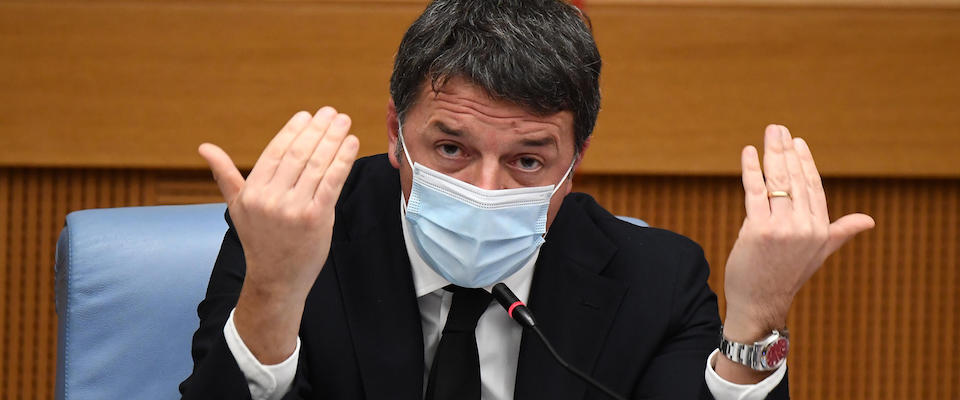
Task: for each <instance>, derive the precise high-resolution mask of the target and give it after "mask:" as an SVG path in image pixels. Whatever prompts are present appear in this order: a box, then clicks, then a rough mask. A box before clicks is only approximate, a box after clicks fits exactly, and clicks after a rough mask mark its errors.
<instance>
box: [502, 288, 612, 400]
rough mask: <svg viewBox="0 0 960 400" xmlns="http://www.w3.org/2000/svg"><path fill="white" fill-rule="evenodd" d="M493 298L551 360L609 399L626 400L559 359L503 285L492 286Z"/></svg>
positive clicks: (524, 305) (531, 315) (534, 322)
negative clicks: (537, 338)
mask: <svg viewBox="0 0 960 400" xmlns="http://www.w3.org/2000/svg"><path fill="white" fill-rule="evenodd" d="M493 297H494V298H496V299H497V302H498V303H500V305H501V306H503V308H504V309H506V310H507V314H508V315H510V318H513V319H514V320H516V321H517V322H518V323H520V326H522V327H524V328H529V329H530V330H532V331H533V332H534V333H536V334H537V337H539V338H540V342H541V343H543V345H544V346H545V347H546V348H547V350H549V351H550V354H551V355H553V358H554V359H556V360H557V362H558V363H560V365H561V366H563V367H564V368H566V369H567V371H570V372H571V373H573V374H574V375H576V376H577V377H578V378H580V379H583V381H584V382H587V383H589V384H590V385H591V386H593V387H595V388H597V389H600V391H602V392H603V393H605V394H606V395H607V396H610V397H611V398H614V399H617V400H626V398H625V397H623V396H621V395H619V394H617V393H616V392H614V391H613V390H610V389H608V388H607V387H606V386H603V385H602V384H601V383H600V382H597V381H596V380H594V379H593V378H591V377H590V376H589V375H587V374H585V373H583V372H581V371H580V370H579V369H577V368H576V367H574V366H573V365H570V364H569V363H567V361H566V360H564V359H563V357H560V354H558V353H557V350H556V349H554V348H553V346H552V345H551V344H550V341H549V340H547V337H546V336H544V335H543V332H542V331H540V327H538V326H537V321H536V320H535V319H533V313H532V312H530V309H529V308H527V305H526V304H523V302H522V301H520V299H518V298H517V296H516V295H515V294H513V291H511V290H510V288H508V287H507V285H504V284H503V283H498V284H496V285H494V286H493Z"/></svg>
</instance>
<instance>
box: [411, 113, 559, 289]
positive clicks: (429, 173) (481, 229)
mask: <svg viewBox="0 0 960 400" xmlns="http://www.w3.org/2000/svg"><path fill="white" fill-rule="evenodd" d="M399 131H400V132H399V136H400V144H401V146H403V154H404V156H406V159H407V163H409V164H410V166H411V167H412V168H413V186H412V188H411V190H410V200H409V201H408V202H407V207H406V212H405V218H406V219H407V223H408V227H409V228H410V236H411V238H412V239H413V242H414V245H415V247H416V249H417V251H418V253H419V254H420V257H421V258H423V260H424V261H425V262H426V263H427V265H428V266H430V268H431V269H433V270H434V271H436V272H437V273H438V274H440V275H441V276H443V277H444V278H446V279H447V281H449V282H450V283H453V284H455V285H457V286H462V287H469V288H479V287H485V286H490V285H493V284H494V283H497V282H500V281H502V280H503V279H505V278H507V277H509V276H510V275H513V273H515V272H517V270H519V269H520V268H521V267H523V265H524V264H526V263H527V261H528V260H530V258H531V257H532V256H533V255H534V254H536V252H537V251H538V250H539V249H540V246H541V245H543V243H544V237H543V236H544V234H546V232H547V210H548V209H549V207H550V199H551V198H552V197H553V195H554V193H556V192H557V190H558V189H559V188H560V184H562V183H563V181H564V180H566V179H567V176H568V175H569V174H570V171H572V170H573V163H572V162H571V163H570V168H568V169H567V172H566V173H565V174H564V175H563V178H561V179H560V183H558V184H557V185H549V186H539V187H527V188H519V189H501V190H487V189H483V188H479V187H476V186H473V185H471V184H469V183H466V182H463V181H460V180H458V179H455V178H452V177H450V176H447V175H445V174H443V173H440V172H437V171H434V170H432V169H430V168H427V167H426V166H424V165H422V164H420V163H414V162H413V161H412V160H411V159H410V152H409V151H408V150H407V145H406V141H404V140H403V126H402V125H401V126H400V127H399Z"/></svg>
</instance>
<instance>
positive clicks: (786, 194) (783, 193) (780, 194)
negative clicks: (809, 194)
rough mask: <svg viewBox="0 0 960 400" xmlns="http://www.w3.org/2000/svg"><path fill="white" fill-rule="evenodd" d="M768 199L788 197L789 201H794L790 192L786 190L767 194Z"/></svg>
mask: <svg viewBox="0 0 960 400" xmlns="http://www.w3.org/2000/svg"><path fill="white" fill-rule="evenodd" d="M767 197H768V198H771V199H772V198H774V197H786V198H787V199H790V200H793V197H790V192H787V191H784V190H774V191H770V192H767Z"/></svg>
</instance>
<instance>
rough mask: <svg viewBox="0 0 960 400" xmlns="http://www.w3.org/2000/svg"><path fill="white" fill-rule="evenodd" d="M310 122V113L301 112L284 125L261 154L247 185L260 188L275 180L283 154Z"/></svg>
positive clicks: (248, 177)
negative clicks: (272, 179)
mask: <svg viewBox="0 0 960 400" xmlns="http://www.w3.org/2000/svg"><path fill="white" fill-rule="evenodd" d="M309 122H310V113H308V112H306V111H300V112H298V113H296V114H294V115H293V117H291V118H290V120H288V121H287V123H286V124H284V125H283V128H281V129H280V132H277V135H276V136H274V137H273V139H272V140H270V143H269V144H267V147H266V148H265V149H263V153H261V154H260V158H259V159H257V163H256V164H254V165H253V170H251V171H250V175H249V176H247V183H248V184H251V185H256V186H259V185H264V184H266V183H267V182H269V181H270V178H273V174H274V173H276V170H277V166H278V165H280V160H281V159H282V158H283V154H284V153H286V151H287V148H288V147H290V143H292V142H293V140H294V139H295V138H296V137H297V135H299V134H300V132H301V131H303V128H304V127H305V126H307V124H308V123H309Z"/></svg>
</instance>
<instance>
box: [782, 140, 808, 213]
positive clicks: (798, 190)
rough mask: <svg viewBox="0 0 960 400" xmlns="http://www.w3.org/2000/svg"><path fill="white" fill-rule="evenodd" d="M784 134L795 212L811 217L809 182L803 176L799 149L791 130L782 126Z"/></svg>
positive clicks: (784, 146) (785, 158)
mask: <svg viewBox="0 0 960 400" xmlns="http://www.w3.org/2000/svg"><path fill="white" fill-rule="evenodd" d="M780 130H781V132H782V139H781V143H782V144H783V156H784V160H785V161H786V164H787V173H788V175H789V177H790V198H791V200H792V202H793V212H795V213H801V214H803V215H806V216H808V217H809V215H810V214H811V212H810V201H809V194H808V193H807V180H806V178H805V177H804V175H803V166H801V165H800V156H798V155H797V149H795V148H794V147H793V138H792V137H790V130H788V129H787V127H785V126H783V125H780Z"/></svg>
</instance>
